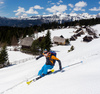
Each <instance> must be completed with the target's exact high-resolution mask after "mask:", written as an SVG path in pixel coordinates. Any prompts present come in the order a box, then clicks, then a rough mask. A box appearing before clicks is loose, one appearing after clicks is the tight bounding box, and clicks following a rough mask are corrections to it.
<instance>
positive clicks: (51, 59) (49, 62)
mask: <svg viewBox="0 0 100 94" xmlns="http://www.w3.org/2000/svg"><path fill="white" fill-rule="evenodd" d="M42 56H45V57H46V63H45V64H44V65H43V67H42V68H41V70H40V71H39V72H38V75H39V76H41V77H43V76H44V75H46V74H47V73H48V69H52V68H53V67H54V65H55V61H58V63H59V69H60V70H62V66H61V61H60V60H59V59H58V58H57V57H56V56H54V55H52V53H51V51H50V52H48V51H47V50H46V49H45V51H44V53H43V54H42V55H40V56H39V57H37V58H36V60H38V59H39V58H40V57H42Z"/></svg>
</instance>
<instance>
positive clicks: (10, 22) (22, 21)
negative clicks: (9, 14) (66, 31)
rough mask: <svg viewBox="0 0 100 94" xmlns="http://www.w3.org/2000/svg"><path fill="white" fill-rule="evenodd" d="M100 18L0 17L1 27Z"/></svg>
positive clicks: (62, 15) (88, 16)
mask: <svg viewBox="0 0 100 94" xmlns="http://www.w3.org/2000/svg"><path fill="white" fill-rule="evenodd" d="M96 17H100V16H99V14H97V15H90V14H88V13H83V14H75V13H71V14H66V13H63V14H60V13H57V14H51V15H38V16H32V17H24V18H23V17H20V18H6V17H0V26H18V27H19V26H20V27H25V26H33V25H41V24H43V23H49V22H54V21H56V22H58V23H63V22H66V21H75V20H81V19H91V18H96Z"/></svg>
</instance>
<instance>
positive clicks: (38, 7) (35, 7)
mask: <svg viewBox="0 0 100 94" xmlns="http://www.w3.org/2000/svg"><path fill="white" fill-rule="evenodd" d="M34 9H44V8H43V7H40V6H39V5H35V6H34Z"/></svg>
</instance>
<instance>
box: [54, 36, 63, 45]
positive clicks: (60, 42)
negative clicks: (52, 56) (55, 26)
mask: <svg viewBox="0 0 100 94" xmlns="http://www.w3.org/2000/svg"><path fill="white" fill-rule="evenodd" d="M53 42H54V43H56V44H62V45H65V38H62V37H58V36H54V37H53Z"/></svg>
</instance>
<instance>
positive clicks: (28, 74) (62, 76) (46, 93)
mask: <svg viewBox="0 0 100 94" xmlns="http://www.w3.org/2000/svg"><path fill="white" fill-rule="evenodd" d="M92 28H94V29H95V30H96V32H97V34H98V37H99V38H96V39H93V40H92V41H91V42H83V37H84V36H85V35H87V33H85V35H82V36H81V37H78V38H77V40H76V41H71V42H70V45H59V46H54V47H52V48H51V49H52V50H54V51H56V53H57V57H58V58H59V59H60V60H61V63H62V67H65V66H69V65H73V66H69V67H66V68H64V69H63V70H64V72H57V73H52V74H50V75H47V76H45V77H43V78H41V79H40V80H38V81H36V82H32V83H31V84H30V85H27V84H26V81H28V80H31V79H33V78H34V77H35V76H36V75H37V73H38V71H39V70H40V69H41V67H42V66H43V65H44V64H45V57H42V58H40V59H39V60H36V59H35V57H36V56H32V55H28V54H24V53H21V52H20V51H9V50H8V55H9V61H10V62H11V63H12V66H9V67H5V68H2V69H0V94H100V36H99V34H100V24H98V25H95V26H92ZM73 31H75V29H74V28H64V29H55V30H50V32H51V39H52V38H53V37H54V36H61V35H63V36H64V38H70V37H71V36H72V35H73V34H74V32H73ZM84 31H85V30H84ZM46 32H47V30H45V32H41V33H39V34H38V36H43V35H45V34H46ZM72 45H73V46H74V48H75V49H74V50H73V51H71V52H68V50H69V49H70V47H71V46H72ZM8 48H10V47H8ZM23 59H27V60H26V61H21V60H23ZM17 61H20V62H17ZM80 61H83V63H78V62H80ZM75 63H78V64H76V65H74V64H75ZM58 69H59V66H58V62H56V64H55V67H54V70H58Z"/></svg>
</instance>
